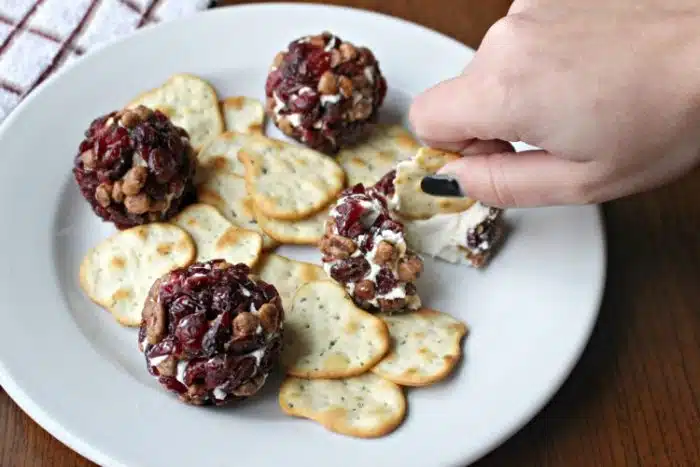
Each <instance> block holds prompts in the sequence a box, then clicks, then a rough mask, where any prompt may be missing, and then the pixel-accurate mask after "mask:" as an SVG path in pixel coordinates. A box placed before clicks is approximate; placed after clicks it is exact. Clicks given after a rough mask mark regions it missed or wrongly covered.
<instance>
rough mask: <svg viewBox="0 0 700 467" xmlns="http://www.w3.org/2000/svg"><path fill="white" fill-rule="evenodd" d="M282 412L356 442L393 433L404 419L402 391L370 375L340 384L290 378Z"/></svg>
mask: <svg viewBox="0 0 700 467" xmlns="http://www.w3.org/2000/svg"><path fill="white" fill-rule="evenodd" d="M279 405H280V408H281V409H282V411H283V412H284V413H286V414H288V415H291V416H295V417H302V418H307V419H309V420H313V421H315V422H317V423H319V424H321V425H322V426H324V427H325V428H326V429H327V430H330V431H333V432H335V433H339V434H343V435H347V436H354V437H358V438H377V437H380V436H384V435H387V434H389V433H391V432H392V431H394V430H395V429H396V428H397V427H398V426H399V425H400V424H401V422H402V421H403V420H404V418H405V416H406V405H407V404H406V397H405V395H404V392H403V389H402V388H401V387H400V386H398V385H396V384H394V383H392V382H391V381H387V380H385V379H383V378H380V377H379V376H377V375H374V374H372V373H365V374H363V375H359V376H355V377H352V378H347V379H339V380H323V379H314V380H308V379H301V378H296V377H289V378H287V379H285V381H284V382H283V383H282V387H281V388H280V393H279Z"/></svg>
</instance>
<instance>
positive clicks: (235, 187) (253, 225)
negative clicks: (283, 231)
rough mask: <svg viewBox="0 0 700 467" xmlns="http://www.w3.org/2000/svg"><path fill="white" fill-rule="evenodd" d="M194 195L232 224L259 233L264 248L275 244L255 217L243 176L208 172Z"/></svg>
mask: <svg viewBox="0 0 700 467" xmlns="http://www.w3.org/2000/svg"><path fill="white" fill-rule="evenodd" d="M197 198H198V201H199V202H200V203H204V204H208V205H210V206H213V207H215V208H216V209H217V210H218V211H219V212H220V213H221V214H222V215H223V216H224V217H225V218H226V219H227V220H228V221H229V222H231V223H232V224H233V225H235V226H237V227H240V228H242V229H247V230H252V231H253V232H257V233H258V234H260V235H261V236H262V239H263V249H264V250H266V251H267V250H271V249H273V248H275V247H276V246H277V245H278V243H277V241H275V240H274V239H273V238H272V237H271V236H270V235H268V234H267V233H265V232H264V231H263V229H262V228H261V226H260V224H259V223H258V221H257V220H256V219H255V215H254V213H253V198H251V197H250V196H249V195H248V191H247V188H246V182H245V179H244V178H242V177H239V176H237V175H234V174H232V173H229V172H227V171H225V170H215V171H212V172H209V173H208V175H207V177H206V179H205V180H203V181H200V183H199V184H198V185H197Z"/></svg>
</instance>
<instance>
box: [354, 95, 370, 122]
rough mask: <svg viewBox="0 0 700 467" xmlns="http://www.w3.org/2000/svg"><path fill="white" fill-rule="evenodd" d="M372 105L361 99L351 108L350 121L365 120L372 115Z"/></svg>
mask: <svg viewBox="0 0 700 467" xmlns="http://www.w3.org/2000/svg"><path fill="white" fill-rule="evenodd" d="M372 111H373V108H372V103H371V102H370V101H368V100H366V99H362V100H361V101H359V102H358V103H357V104H355V106H354V107H353V108H352V120H365V119H366V118H369V116H370V115H372Z"/></svg>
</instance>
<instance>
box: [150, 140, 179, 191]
mask: <svg viewBox="0 0 700 467" xmlns="http://www.w3.org/2000/svg"><path fill="white" fill-rule="evenodd" d="M148 168H149V169H151V171H152V172H153V173H154V174H155V176H156V181H157V182H158V183H166V182H168V181H170V179H171V178H173V177H174V176H175V174H176V173H177V161H176V160H175V159H174V158H173V157H172V156H171V153H169V152H168V151H166V150H164V149H160V148H156V149H152V150H151V152H150V154H149V155H148Z"/></svg>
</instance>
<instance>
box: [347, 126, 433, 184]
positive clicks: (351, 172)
mask: <svg viewBox="0 0 700 467" xmlns="http://www.w3.org/2000/svg"><path fill="white" fill-rule="evenodd" d="M418 148H420V144H419V143H418V141H416V139H415V138H414V137H413V136H412V135H411V133H409V132H408V130H406V129H405V128H403V127H401V126H399V125H385V124H382V125H377V126H376V127H375V128H374V130H373V131H372V134H371V135H370V136H369V138H368V139H367V140H366V141H365V142H363V143H361V144H358V145H356V146H353V147H351V148H347V149H343V150H341V151H340V152H339V153H338V156H337V159H338V163H339V164H340V165H341V166H342V167H343V169H344V170H345V173H346V174H347V183H348V186H353V185H356V184H358V183H362V184H363V185H365V186H366V187H369V186H372V185H374V184H375V183H377V182H378V181H379V180H380V179H381V178H382V177H383V176H384V175H385V174H386V173H387V172H389V171H390V170H392V169H393V168H394V167H395V166H396V164H397V163H399V162H400V161H404V160H408V159H410V158H412V157H413V156H414V155H415V154H416V151H417V150H418Z"/></svg>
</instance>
